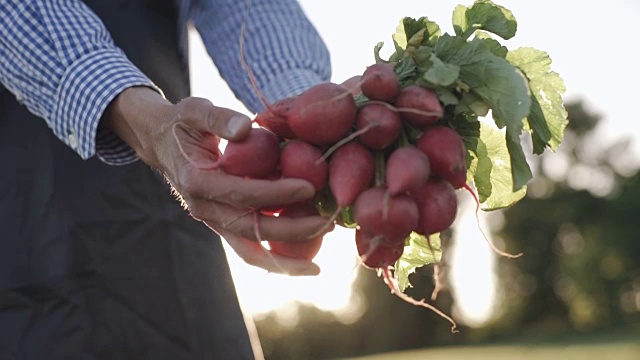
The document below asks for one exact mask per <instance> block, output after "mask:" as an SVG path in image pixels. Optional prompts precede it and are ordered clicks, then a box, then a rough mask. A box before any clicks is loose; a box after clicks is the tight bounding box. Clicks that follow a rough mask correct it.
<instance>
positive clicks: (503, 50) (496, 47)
mask: <svg viewBox="0 0 640 360" xmlns="http://www.w3.org/2000/svg"><path fill="white" fill-rule="evenodd" d="M476 39H478V40H479V41H482V42H483V43H484V44H485V46H487V47H488V48H489V49H490V50H491V52H492V53H494V54H495V55H497V56H499V57H501V58H503V59H504V58H505V57H506V56H507V54H508V53H509V49H507V47H506V46H504V45H502V44H500V42H499V41H498V40H495V39H493V38H492V37H491V35H489V34H488V33H486V32H484V31H478V32H477V33H476Z"/></svg>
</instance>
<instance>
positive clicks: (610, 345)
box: [343, 333, 640, 360]
mask: <svg viewBox="0 0 640 360" xmlns="http://www.w3.org/2000/svg"><path fill="white" fill-rule="evenodd" d="M396 359H401V360H423V359H428V360H445V359H446V360H512V359H514V360H538V359H544V360H555V359H558V360H560V359H561V360H573V359H576V360H578V359H579V360H609V359H611V360H640V334H638V333H626V334H614V335H612V334H607V335H604V336H589V337H583V338H568V339H554V340H547V341H541V342H536V341H526V342H521V343H517V344H497V345H478V346H458V347H443V348H432V349H425V350H411V351H402V352H395V353H388V354H379V355H372V356H364V357H357V358H350V359H343V360H396Z"/></svg>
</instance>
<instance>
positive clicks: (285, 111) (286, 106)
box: [254, 97, 296, 139]
mask: <svg viewBox="0 0 640 360" xmlns="http://www.w3.org/2000/svg"><path fill="white" fill-rule="evenodd" d="M295 99H296V98H295V97H289V98H284V99H282V100H279V101H276V102H275V103H273V105H271V106H269V107H268V108H266V109H265V110H264V111H262V112H261V113H259V114H258V115H256V117H255V119H254V121H255V122H256V123H258V125H260V126H262V127H264V128H265V129H267V130H270V131H271V132H273V133H274V134H276V135H278V136H282V137H283V138H285V139H295V138H296V134H295V133H294V132H293V130H291V127H290V126H289V123H288V122H287V117H288V116H289V111H290V109H291V105H292V104H293V102H294V101H295Z"/></svg>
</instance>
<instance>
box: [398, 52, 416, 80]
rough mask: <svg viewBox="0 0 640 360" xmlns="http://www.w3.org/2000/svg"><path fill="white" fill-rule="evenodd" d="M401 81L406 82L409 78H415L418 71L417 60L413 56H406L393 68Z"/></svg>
mask: <svg viewBox="0 0 640 360" xmlns="http://www.w3.org/2000/svg"><path fill="white" fill-rule="evenodd" d="M393 71H395V73H396V75H397V76H398V80H399V81H400V83H404V82H405V81H407V80H408V79H411V78H413V77H414V76H415V75H416V72H417V66H416V62H415V61H414V60H413V58H411V57H404V58H402V60H401V61H400V62H399V63H398V64H397V65H396V67H395V68H394V69H393Z"/></svg>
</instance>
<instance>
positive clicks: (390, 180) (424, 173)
mask: <svg viewBox="0 0 640 360" xmlns="http://www.w3.org/2000/svg"><path fill="white" fill-rule="evenodd" d="M430 173H431V172H430V165H429V158H428V157H427V155H425V154H424V153H423V152H422V151H420V150H419V149H418V148H416V147H415V146H413V145H408V146H404V147H401V148H398V149H396V150H394V151H393V152H392V153H391V155H390V156H389V159H387V167H386V173H385V177H386V179H385V180H386V183H387V191H389V194H391V195H398V194H402V193H406V192H413V191H417V190H419V189H420V188H421V187H422V186H423V185H424V184H425V183H426V182H427V180H429V174H430Z"/></svg>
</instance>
